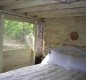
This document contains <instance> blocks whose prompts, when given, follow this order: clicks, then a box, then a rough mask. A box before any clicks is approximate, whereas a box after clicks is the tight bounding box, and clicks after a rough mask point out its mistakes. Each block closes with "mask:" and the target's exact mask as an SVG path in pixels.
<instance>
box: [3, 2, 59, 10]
mask: <svg viewBox="0 0 86 80" xmlns="http://www.w3.org/2000/svg"><path fill="white" fill-rule="evenodd" d="M52 3H58V0H30V1H25V2H21V3H18V4H14V5H9V6H6V7H4V8H8V9H20V8H26V7H34V6H39V5H46V4H52Z"/></svg>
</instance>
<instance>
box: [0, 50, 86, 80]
mask: <svg viewBox="0 0 86 80" xmlns="http://www.w3.org/2000/svg"><path fill="white" fill-rule="evenodd" d="M55 51H56V50H55ZM52 52H53V50H52V51H51V54H53V53H52ZM56 52H58V50H57V51H56ZM54 53H55V52H54ZM51 54H48V55H47V56H46V58H45V59H44V60H43V61H42V63H41V64H38V65H33V66H27V67H23V68H20V69H16V70H12V71H9V72H6V73H2V74H0V80H86V65H83V64H84V63H86V58H85V57H83V58H84V59H83V61H84V63H82V66H80V67H75V66H72V68H71V65H70V64H68V62H69V61H71V59H70V60H69V61H68V62H66V59H65V58H64V60H65V61H64V63H67V65H70V66H63V65H62V64H61V63H63V61H62V60H63V59H62V60H61V59H60V60H61V61H62V62H60V64H59V63H58V61H54V60H53V59H54V57H52V56H53V55H54V54H53V55H51ZM55 54H59V52H58V53H55ZM62 55H63V54H62ZM59 57H60V58H61V56H59ZM66 57H67V56H66ZM55 58H56V55H55ZM53 62H54V63H53ZM69 63H70V62H69ZM78 65H79V63H78Z"/></svg>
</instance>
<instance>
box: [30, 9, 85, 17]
mask: <svg viewBox="0 0 86 80" xmlns="http://www.w3.org/2000/svg"><path fill="white" fill-rule="evenodd" d="M85 12H86V8H72V9H56V10H49V11H41V12H35V13H29V14H31V15H35V16H37V15H51V14H53V15H54V14H67V13H69V14H71V13H85Z"/></svg>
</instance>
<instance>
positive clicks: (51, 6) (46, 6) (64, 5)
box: [17, 1, 86, 13]
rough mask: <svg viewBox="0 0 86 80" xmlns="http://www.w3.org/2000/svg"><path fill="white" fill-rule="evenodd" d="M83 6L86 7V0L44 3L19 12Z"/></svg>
mask: <svg viewBox="0 0 86 80" xmlns="http://www.w3.org/2000/svg"><path fill="white" fill-rule="evenodd" d="M81 7H86V1H82V2H76V3H72V4H48V5H43V6H36V7H30V8H24V9H18V10H17V12H18V13H25V12H37V11H46V10H55V9H68V8H81Z"/></svg>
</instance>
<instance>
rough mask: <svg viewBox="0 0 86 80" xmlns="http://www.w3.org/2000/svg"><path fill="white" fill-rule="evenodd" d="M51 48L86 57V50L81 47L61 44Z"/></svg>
mask: <svg viewBox="0 0 86 80" xmlns="http://www.w3.org/2000/svg"><path fill="white" fill-rule="evenodd" d="M51 50H54V51H56V52H59V53H63V54H67V55H72V56H78V57H84V56H85V57H86V52H84V51H82V50H81V49H79V48H76V47H72V46H60V47H58V48H51Z"/></svg>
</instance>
